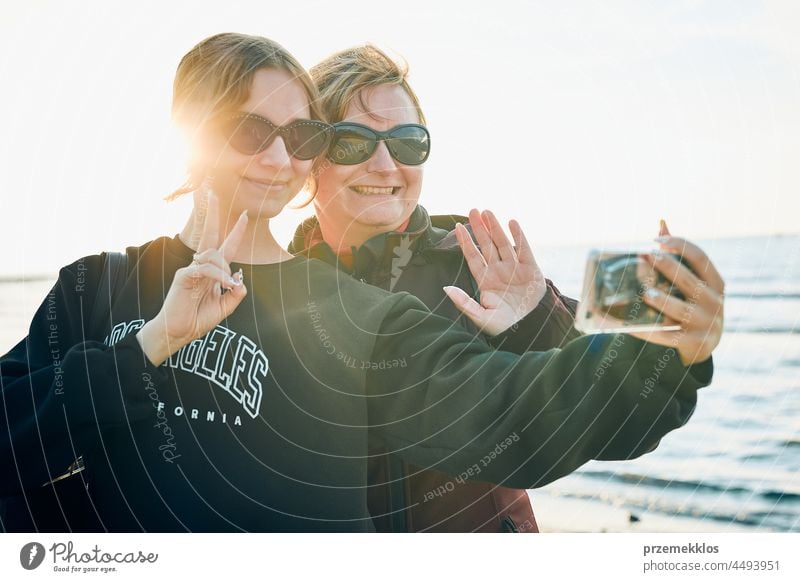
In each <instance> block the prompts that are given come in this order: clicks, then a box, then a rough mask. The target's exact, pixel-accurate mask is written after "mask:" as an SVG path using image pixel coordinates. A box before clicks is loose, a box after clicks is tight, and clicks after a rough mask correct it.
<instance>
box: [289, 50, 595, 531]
mask: <svg viewBox="0 0 800 582" xmlns="http://www.w3.org/2000/svg"><path fill="white" fill-rule="evenodd" d="M406 73H407V71H406V70H405V69H404V68H402V67H400V66H398V64H397V63H395V62H394V61H393V60H392V59H390V58H389V57H388V56H387V55H386V54H384V53H383V52H381V51H380V50H379V49H377V48H375V47H373V46H361V47H355V48H351V49H348V50H344V51H341V52H339V53H336V54H334V55H332V56H330V57H328V58H327V59H325V60H323V61H322V62H320V63H318V64H317V65H316V66H314V67H313V68H312V69H311V75H312V77H313V78H314V81H315V83H316V84H317V87H318V89H319V91H320V104H321V107H322V110H323V111H324V113H325V115H326V116H327V117H328V119H329V120H330V121H332V122H334V123H335V128H336V135H335V138H334V142H333V144H332V146H331V148H330V151H329V152H328V160H327V163H325V164H323V165H322V166H321V167H320V171H319V174H318V177H317V193H316V197H315V198H314V207H315V211H316V212H315V214H316V216H315V217H313V218H310V219H309V220H307V221H305V222H304V223H303V225H301V226H300V227H299V228H298V230H297V233H296V235H295V238H294V240H293V242H292V245H291V247H290V250H291V251H293V252H295V253H301V254H304V255H306V256H309V257H313V258H317V259H321V260H324V261H326V262H328V263H330V264H333V265H337V266H339V267H340V268H341V269H343V270H344V271H346V272H347V273H349V274H351V275H352V276H353V277H355V278H356V279H359V280H361V281H365V282H367V283H370V284H372V285H376V286H379V287H382V288H384V289H387V290H393V291H408V292H410V293H412V294H414V295H415V296H417V297H418V298H420V299H421V300H422V301H423V302H424V303H425V304H426V306H427V307H428V308H430V309H431V310H432V311H434V312H435V313H437V314H439V315H442V316H444V317H447V318H448V319H451V320H454V321H455V322H456V325H457V326H458V327H463V328H465V329H466V330H467V331H468V332H469V333H471V334H473V335H475V336H480V335H481V334H483V336H484V338H485V340H486V341H488V342H490V343H491V345H494V346H497V347H498V348H500V349H503V350H509V351H513V352H516V353H524V352H525V351H533V350H548V349H551V348H556V347H559V346H562V345H564V344H565V343H567V342H568V341H570V340H572V339H574V338H576V337H579V335H580V334H579V333H578V332H577V331H576V330H575V329H574V328H573V318H574V315H575V305H576V302H575V301H573V300H572V299H569V298H567V297H564V296H562V295H561V294H560V293H559V292H558V289H557V288H556V287H555V286H554V285H553V284H552V282H551V281H549V280H546V279H545V278H544V276H543V275H542V273H541V271H540V270H539V267H538V266H537V264H536V261H535V259H534V257H533V254H532V252H531V250H530V247H529V245H528V243H527V241H526V240H525V236H524V235H523V233H522V231H521V229H520V227H519V224H518V223H516V221H512V222H511V223H510V225H509V226H510V230H511V233H512V235H513V237H514V242H515V243H516V247H512V245H511V242H510V241H509V240H508V239H507V238H506V236H505V235H504V234H503V231H502V228H501V226H500V224H499V223H498V221H497V219H496V218H495V217H494V216H493V215H492V213H491V212H484V213H479V212H478V211H477V210H473V211H472V212H471V213H470V216H469V221H468V222H469V224H470V227H471V230H472V234H473V236H474V237H475V239H477V241H478V243H479V245H480V250H478V249H477V248H476V246H475V244H474V243H473V240H472V238H470V236H469V234H468V233H467V229H466V228H465V227H464V225H463V224H462V223H467V218H465V217H460V216H456V215H447V216H429V215H428V213H427V212H426V210H425V209H424V208H423V207H422V206H421V205H419V204H418V201H419V198H420V194H421V190H422V178H423V169H424V164H425V162H426V160H427V158H428V155H429V153H430V147H431V136H430V134H429V132H428V130H427V128H426V127H425V116H424V114H423V111H422V108H421V106H420V103H419V100H418V99H417V96H416V94H415V93H414V91H413V89H412V88H411V86H410V85H409V83H408V81H407V78H406ZM463 290H467V291H468V292H469V293H466V292H464V291H463ZM471 296H472V297H471ZM473 297H474V298H475V299H474V298H473ZM448 298H449V299H448ZM476 299H477V300H476ZM451 300H452V302H451ZM462 314H463V315H464V316H466V317H463V316H462ZM456 388H457V387H455V386H454V387H453V396H452V398H453V399H458V398H459V394H458V391H457V389H456ZM486 390H487V393H488V392H490V391H491V390H492V385H491V384H489V385H487V386H486ZM370 475H371V480H372V485H373V487H372V488H371V489H370V510H371V511H372V513H373V516H374V517H375V524H376V527H377V528H378V529H379V530H381V531H494V532H496V531H523V532H535V531H538V530H537V526H536V520H535V518H534V515H533V511H532V509H531V505H530V500H529V498H528V496H527V494H526V492H525V491H523V490H514V489H508V488H505V487H499V486H497V485H492V484H489V483H486V482H484V481H486V479H478V480H476V481H464V480H457V481H454V480H453V479H452V478H451V477H450V476H449V475H447V474H445V473H443V472H440V471H437V470H434V469H432V468H431V467H416V466H412V465H409V464H407V463H403V462H401V461H400V460H399V459H397V457H396V456H395V455H392V454H391V451H389V452H387V451H383V450H379V449H374V450H373V461H372V463H371V472H370ZM431 491H435V492H445V494H441V495H436V496H435V497H433V498H431V497H430V492H431Z"/></svg>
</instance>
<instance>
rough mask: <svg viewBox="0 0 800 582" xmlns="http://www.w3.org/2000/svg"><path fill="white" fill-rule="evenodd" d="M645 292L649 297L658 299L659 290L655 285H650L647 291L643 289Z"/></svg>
mask: <svg viewBox="0 0 800 582" xmlns="http://www.w3.org/2000/svg"><path fill="white" fill-rule="evenodd" d="M645 294H646V295H647V296H648V297H649V298H650V299H658V298H659V297H661V291H659V290H658V289H656V288H655V287H650V288H649V289H648V290H647V291H645Z"/></svg>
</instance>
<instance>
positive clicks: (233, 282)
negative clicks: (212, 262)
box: [228, 277, 239, 285]
mask: <svg viewBox="0 0 800 582" xmlns="http://www.w3.org/2000/svg"><path fill="white" fill-rule="evenodd" d="M228 283H230V284H231V285H238V284H239V282H238V281H237V280H236V279H234V278H233V277H228Z"/></svg>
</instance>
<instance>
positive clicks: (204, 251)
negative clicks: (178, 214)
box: [136, 192, 247, 366]
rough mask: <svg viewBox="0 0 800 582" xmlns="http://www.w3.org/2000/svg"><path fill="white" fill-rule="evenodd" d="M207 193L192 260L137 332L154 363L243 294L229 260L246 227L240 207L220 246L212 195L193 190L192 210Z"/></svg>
mask: <svg viewBox="0 0 800 582" xmlns="http://www.w3.org/2000/svg"><path fill="white" fill-rule="evenodd" d="M202 196H207V204H206V216H205V220H204V222H203V234H202V237H201V239H200V244H199V246H198V248H197V253H195V255H194V261H192V263H191V264H190V265H188V266H186V267H183V268H181V269H178V270H177V271H176V272H175V277H174V278H173V280H172V285H171V286H170V288H169V291H168V292H167V296H166V298H165V299H164V304H163V305H162V307H161V311H159V312H158V315H156V316H155V317H154V318H153V319H152V320H151V321H149V322H147V324H145V326H144V327H143V328H142V329H141V330H140V331H139V332H138V333H137V335H136V337H137V339H138V340H139V343H140V344H141V346H142V350H143V351H144V353H145V354H146V355H147V357H148V359H149V360H150V361H151V362H152V363H153V364H154V365H156V366H159V365H161V363H162V362H163V361H164V360H166V359H167V358H168V357H169V356H170V355H172V354H173V353H175V352H177V351H178V350H179V349H180V348H182V347H183V346H185V345H186V344H188V343H189V342H191V341H193V340H195V339H197V338H200V337H203V336H204V335H205V334H207V333H208V332H209V331H211V330H212V329H214V327H216V325H217V324H218V323H219V322H221V321H222V320H223V319H225V318H226V317H228V316H229V315H230V314H231V313H233V312H234V310H235V309H236V308H237V307H238V306H239V304H240V303H241V302H242V300H243V299H244V298H245V296H247V288H246V287H245V285H244V281H243V276H242V272H241V270H240V271H239V272H238V273H236V274H234V275H231V269H230V264H229V263H230V261H231V260H232V259H233V257H234V256H235V254H236V250H237V249H238V247H239V244H240V243H241V241H242V237H243V236H244V232H245V229H246V227H247V214H246V212H243V213H242V215H241V216H240V217H239V220H238V221H237V222H236V225H235V226H234V227H233V228H232V229H231V231H230V233H229V234H228V236H227V237H226V238H225V240H224V241H223V242H222V244H221V245H220V242H219V241H220V238H221V237H220V233H219V202H218V200H217V197H216V196H215V195H214V194H213V193H211V192H209V193H207V194H199V193H195V209H198V208H199V207H201V205H200V204H198V202H201V198H200V197H202Z"/></svg>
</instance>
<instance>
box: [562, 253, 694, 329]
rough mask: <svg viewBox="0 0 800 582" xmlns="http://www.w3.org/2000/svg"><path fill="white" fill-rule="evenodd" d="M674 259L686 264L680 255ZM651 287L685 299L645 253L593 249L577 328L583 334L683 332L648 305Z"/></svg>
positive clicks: (586, 274) (588, 260)
mask: <svg viewBox="0 0 800 582" xmlns="http://www.w3.org/2000/svg"><path fill="white" fill-rule="evenodd" d="M652 252H660V251H652ZM672 256H674V257H675V258H676V259H677V260H679V261H681V262H683V260H682V257H680V256H679V255H672ZM684 264H685V263H684ZM648 287H656V288H658V289H660V290H661V291H662V292H664V293H667V294H669V295H673V296H675V297H677V298H679V299H685V297H684V296H683V294H682V293H681V292H680V291H679V290H678V288H677V287H675V286H674V285H672V283H671V282H670V281H669V280H668V279H667V278H666V277H664V275H662V274H661V273H660V272H659V271H658V270H656V269H655V268H654V267H653V266H652V265H651V264H650V263H649V262H648V261H647V260H646V259H645V258H644V253H634V252H613V251H601V250H592V251H591V252H590V253H589V257H588V259H587V261H586V273H585V276H584V280H583V291H582V293H581V301H580V303H579V304H578V312H577V314H576V317H575V327H576V328H577V329H578V330H580V331H582V332H583V333H625V332H633V331H677V330H679V329H680V328H681V326H680V325H677V324H670V323H667V322H665V321H664V315H663V314H662V313H661V312H660V311H658V310H656V309H654V308H652V307H650V306H649V305H648V304H647V303H645V302H644V299H643V298H642V296H643V294H644V292H645V291H646V290H647V288H648Z"/></svg>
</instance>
